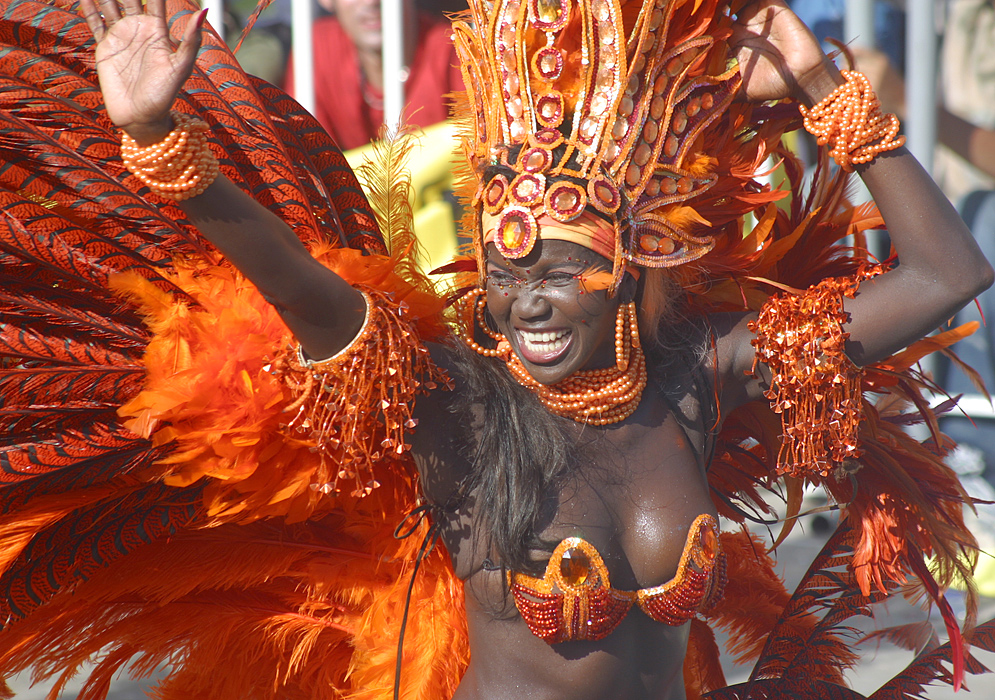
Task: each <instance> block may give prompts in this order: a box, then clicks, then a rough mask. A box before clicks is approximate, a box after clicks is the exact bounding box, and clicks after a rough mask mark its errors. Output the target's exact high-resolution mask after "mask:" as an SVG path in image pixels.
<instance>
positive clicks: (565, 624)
mask: <svg viewBox="0 0 995 700" xmlns="http://www.w3.org/2000/svg"><path fill="white" fill-rule="evenodd" d="M718 533H719V528H718V523H716V521H715V518H714V517H712V516H711V515H709V514H708V513H705V514H702V515H699V516H698V517H697V518H695V521H694V523H692V525H691V529H690V530H689V531H688V539H687V544H685V546H684V553H683V554H682V555H681V561H680V564H679V565H678V567H677V574H676V575H675V576H674V578H672V579H671V580H670V581H667V582H666V583H664V584H661V585H659V586H654V587H652V588H642V589H640V590H638V591H622V590H618V589H616V588H612V586H611V582H610V580H609V578H608V569H607V567H606V566H605V563H604V561H603V560H602V558H601V555H600V554H599V553H598V550H597V549H595V548H594V545H592V544H591V543H589V542H587V541H585V540H583V539H581V538H579V537H568V538H566V539H565V540H563V541H562V542H560V544H558V545H557V546H556V549H554V550H553V554H552V556H551V557H550V558H549V563H548V564H547V565H546V572H545V574H544V575H543V577H542V578H536V577H534V576H529V575H528V574H522V573H518V572H514V571H509V572H508V586H509V587H510V588H511V593H512V595H513V596H514V599H515V605H516V607H517V608H518V612H519V613H520V614H521V616H522V619H523V620H525V624H526V625H528V627H529V629H530V630H532V633H533V634H534V635H536V636H537V637H540V638H541V639H543V640H545V641H546V642H548V643H549V644H558V643H559V642H566V641H572V640H581V639H588V640H598V639H603V638H604V637H607V636H608V635H609V634H611V633H612V631H613V630H614V629H615V628H616V627H618V625H619V623H620V622H621V621H622V618H624V617H625V616H626V614H628V612H629V609H630V608H631V607H632V604H633V603H636V604H638V605H639V607H640V608H641V609H642V611H643V612H644V613H646V614H647V615H649V616H650V617H651V618H652V619H653V620H656V621H657V622H662V623H664V624H666V625H673V626H675V627H676V626H679V625H683V624H684V623H685V622H687V621H689V620H690V619H691V618H692V617H694V616H695V615H696V614H697V613H698V612H699V611H700V610H704V609H707V608H709V607H711V606H712V605H714V604H715V603H716V602H718V600H719V598H721V595H722V590H723V588H725V557H724V556H723V555H722V551H721V548H720V545H719V538H718Z"/></svg>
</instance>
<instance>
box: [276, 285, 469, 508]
mask: <svg viewBox="0 0 995 700" xmlns="http://www.w3.org/2000/svg"><path fill="white" fill-rule="evenodd" d="M361 291H362V292H363V296H364V298H365V299H366V305H367V311H366V320H365V321H364V323H363V327H362V329H360V332H359V334H358V335H357V336H356V338H355V339H354V340H353V341H352V342H351V343H350V344H349V345H348V346H346V347H345V348H344V349H343V350H341V351H339V352H338V353H337V354H336V355H335V356H333V357H331V358H329V359H327V360H322V361H319V362H313V361H310V360H306V359H305V358H304V357H303V355H302V353H301V351H300V349H299V348H298V349H296V350H295V351H293V352H288V353H286V354H285V355H284V356H283V357H282V358H281V359H280V361H279V362H278V363H276V365H275V368H276V371H278V372H279V373H281V374H282V375H283V377H284V381H285V382H286V384H287V386H289V387H290V389H291V391H292V392H293V393H294V394H295V395H296V397H297V398H296V400H295V401H294V403H292V404H291V405H290V406H288V407H287V409H286V410H287V412H289V413H293V416H294V417H293V419H292V420H290V421H289V423H288V424H287V428H288V429H289V430H292V431H295V432H298V433H303V434H304V435H306V436H307V439H308V440H309V441H310V442H312V443H313V447H312V449H313V450H314V451H315V452H317V453H318V454H319V455H320V456H321V462H322V473H323V474H324V475H325V477H326V479H325V481H323V482H322V481H319V482H317V483H314V484H312V488H314V489H316V490H320V491H322V492H323V493H330V494H335V495H338V494H340V493H342V492H343V482H348V483H349V484H350V486H351V490H350V491H349V495H350V496H352V497H361V496H365V495H368V494H369V493H371V492H372V491H373V490H374V489H375V488H377V487H378V486H379V485H380V483H379V481H378V480H377V478H376V475H375V474H374V470H373V467H374V465H375V464H377V463H378V462H381V463H382V462H384V461H387V462H390V461H392V460H398V459H401V458H402V455H404V453H405V452H408V451H409V450H410V449H411V445H409V444H408V443H406V442H405V434H406V433H405V431H409V430H411V429H413V428H414V427H415V426H417V425H418V419H416V418H414V417H413V415H412V409H413V406H414V399H415V396H416V395H418V394H426V393H428V392H429V391H432V390H434V389H437V388H439V386H440V385H442V386H443V387H444V388H447V389H448V388H450V384H449V379H448V377H447V376H446V374H445V372H444V371H443V370H441V369H439V368H438V367H436V366H435V365H434V364H433V362H432V360H431V357H430V356H429V352H428V350H427V349H426V348H425V346H424V345H423V344H422V343H421V342H420V341H419V339H418V334H417V332H416V330H415V322H414V319H411V318H408V317H407V316H408V313H407V311H408V308H407V304H405V303H404V302H403V301H402V302H400V303H398V302H395V301H394V300H393V299H392V298H391V296H390V295H389V294H385V293H383V292H378V291H375V290H372V289H363V290H361Z"/></svg>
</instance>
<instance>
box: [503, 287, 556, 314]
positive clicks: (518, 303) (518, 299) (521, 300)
mask: <svg viewBox="0 0 995 700" xmlns="http://www.w3.org/2000/svg"><path fill="white" fill-rule="evenodd" d="M511 307H512V311H513V312H514V315H515V316H517V317H518V318H520V319H522V320H533V319H541V318H543V317H544V316H546V315H547V314H549V310H550V308H551V307H550V304H549V299H547V298H546V295H545V294H544V290H543V288H542V287H540V286H538V285H531V284H526V285H522V286H521V287H519V288H518V289H517V290H515V298H514V300H513V301H512V303H511Z"/></svg>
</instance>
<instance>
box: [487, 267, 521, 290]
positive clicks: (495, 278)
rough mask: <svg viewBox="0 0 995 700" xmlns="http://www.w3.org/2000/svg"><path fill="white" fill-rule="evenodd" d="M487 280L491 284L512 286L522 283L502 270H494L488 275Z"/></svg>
mask: <svg viewBox="0 0 995 700" xmlns="http://www.w3.org/2000/svg"><path fill="white" fill-rule="evenodd" d="M487 279H488V280H489V281H490V283H491V284H496V285H499V286H500V285H504V286H506V287H507V286H510V285H513V284H519V283H521V280H520V279H518V278H517V277H515V276H514V275H511V274H508V273H507V272H502V271H500V270H492V271H490V272H488V273H487Z"/></svg>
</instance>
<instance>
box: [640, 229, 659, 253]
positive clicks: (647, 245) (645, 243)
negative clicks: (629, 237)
mask: <svg viewBox="0 0 995 700" xmlns="http://www.w3.org/2000/svg"><path fill="white" fill-rule="evenodd" d="M639 247H640V248H642V249H643V250H645V251H646V252H647V253H652V252H653V251H655V250H656V249H657V248H659V247H660V239H659V238H657V237H656V236H651V235H650V234H648V233H645V234H643V235H642V236H640V238H639Z"/></svg>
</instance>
